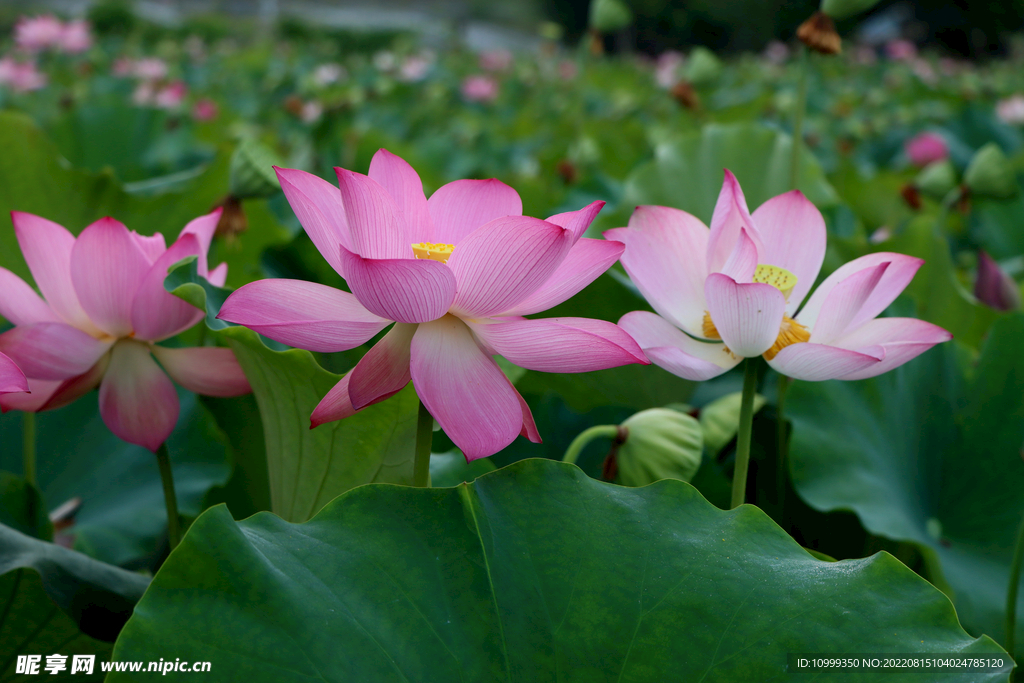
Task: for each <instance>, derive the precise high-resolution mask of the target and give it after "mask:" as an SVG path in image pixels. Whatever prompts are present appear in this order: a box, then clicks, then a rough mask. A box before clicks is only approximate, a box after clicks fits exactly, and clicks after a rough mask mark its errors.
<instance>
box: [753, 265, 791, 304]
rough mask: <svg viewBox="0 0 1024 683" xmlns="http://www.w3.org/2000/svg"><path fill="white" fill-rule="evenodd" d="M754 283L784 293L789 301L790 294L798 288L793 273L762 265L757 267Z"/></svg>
mask: <svg viewBox="0 0 1024 683" xmlns="http://www.w3.org/2000/svg"><path fill="white" fill-rule="evenodd" d="M754 282H761V283H764V284H766V285H771V286H772V287H774V288H775V289H777V290H779V291H780V292H782V295H783V296H784V297H786V300H787V301H788V300H789V295H790V293H791V292H792V291H793V288H794V287H796V275H793V273H791V272H789V271H788V270H786V269H785V268H779V267H778V266H769V265H766V264H763V263H760V264H758V266H757V270H755V271H754Z"/></svg>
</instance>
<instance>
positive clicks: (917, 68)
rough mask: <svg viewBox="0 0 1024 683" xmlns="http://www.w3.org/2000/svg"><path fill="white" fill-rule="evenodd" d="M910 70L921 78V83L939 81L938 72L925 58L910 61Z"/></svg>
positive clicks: (930, 83) (931, 83) (929, 83)
mask: <svg viewBox="0 0 1024 683" xmlns="http://www.w3.org/2000/svg"><path fill="white" fill-rule="evenodd" d="M910 70H911V71H913V72H914V75H916V76H917V77H918V78H920V79H921V82H922V83H925V84H927V85H935V84H937V83H938V82H939V74H937V73H936V72H935V67H933V66H932V65H931V62H929V61H927V60H925V59H914V60H913V61H911V62H910Z"/></svg>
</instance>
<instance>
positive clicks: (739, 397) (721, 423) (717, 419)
mask: <svg viewBox="0 0 1024 683" xmlns="http://www.w3.org/2000/svg"><path fill="white" fill-rule="evenodd" d="M742 402H743V394H741V393H740V392H736V393H735V394H727V395H725V396H723V397H721V398H719V399H715V400H714V401H712V402H711V403H709V404H707V405H706V406H704V407H703V408H702V409H701V411H700V426H701V428H702V429H703V431H704V445H705V446H707V449H708V455H710V456H715V455H717V454H718V451H720V450H722V449H723V448H725V445H726V444H727V443H729V442H730V441H732V440H733V438H734V437H735V436H736V432H737V430H738V429H739V424H740V404H741V403H742ZM764 404H765V398H764V396H761V395H760V394H755V395H754V412H755V413H756V412H757V411H759V410H761V408H762V407H764Z"/></svg>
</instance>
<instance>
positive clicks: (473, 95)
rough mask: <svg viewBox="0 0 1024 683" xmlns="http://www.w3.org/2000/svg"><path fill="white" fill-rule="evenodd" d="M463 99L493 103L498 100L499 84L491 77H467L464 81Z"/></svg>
mask: <svg viewBox="0 0 1024 683" xmlns="http://www.w3.org/2000/svg"><path fill="white" fill-rule="evenodd" d="M462 97H463V98H465V99H466V100H468V101H469V102H493V101H494V100H496V99H498V82H497V81H496V80H494V79H493V78H491V77H490V76H481V75H476V76H467V77H466V79H465V80H463V81H462Z"/></svg>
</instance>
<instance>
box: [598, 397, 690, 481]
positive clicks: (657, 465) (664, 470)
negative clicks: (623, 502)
mask: <svg viewBox="0 0 1024 683" xmlns="http://www.w3.org/2000/svg"><path fill="white" fill-rule="evenodd" d="M622 426H623V427H624V428H625V429H626V430H627V432H626V440H625V442H624V443H623V444H622V445H621V446H619V450H618V453H617V454H616V461H617V465H618V468H619V481H620V482H621V483H622V484H624V485H625V486H646V485H647V484H651V483H653V482H656V481H658V480H660V479H681V480H682V481H687V482H688V481H690V480H691V479H693V475H695V474H696V473H697V469H698V468H700V459H701V451H702V450H703V445H704V439H703V436H702V434H701V428H700V423H699V422H697V420H695V419H694V418H692V417H690V416H689V415H687V414H686V413H680V412H678V411H676V410H672V409H670V408H651V409H649V410H643V411H641V412H639V413H636V414H635V415H633V416H632V417H630V418H629V419H628V420H626V421H625V422H623V423H622Z"/></svg>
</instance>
